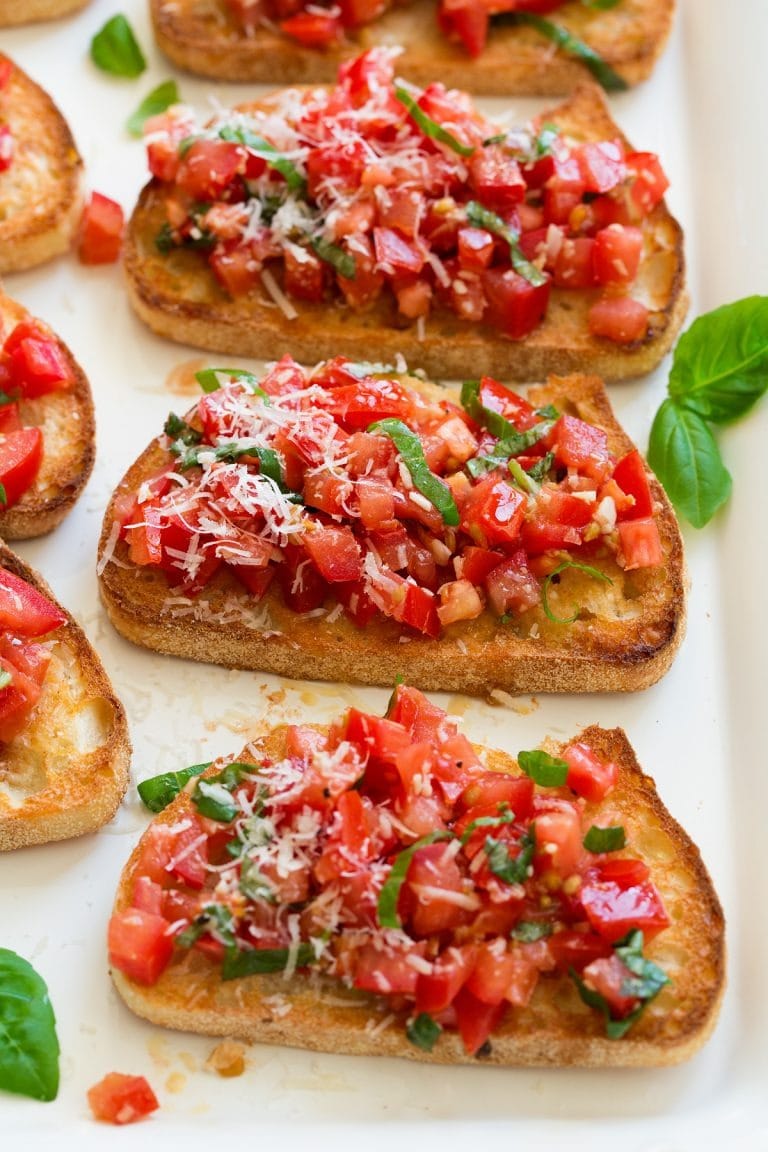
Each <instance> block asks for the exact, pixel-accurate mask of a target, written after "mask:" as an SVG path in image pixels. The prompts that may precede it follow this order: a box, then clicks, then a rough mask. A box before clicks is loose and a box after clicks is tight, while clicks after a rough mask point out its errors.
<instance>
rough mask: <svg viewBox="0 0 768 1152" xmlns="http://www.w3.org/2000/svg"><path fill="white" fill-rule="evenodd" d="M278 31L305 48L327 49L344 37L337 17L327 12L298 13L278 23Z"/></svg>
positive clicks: (342, 27)
mask: <svg viewBox="0 0 768 1152" xmlns="http://www.w3.org/2000/svg"><path fill="white" fill-rule="evenodd" d="M280 31H281V32H284V33H285V35H286V36H290V37H291V39H293V40H298V42H299V44H302V45H303V46H304V47H305V48H328V47H329V46H330V45H331V44H335V43H337V42H338V41H340V40H341V39H343V36H344V26H343V24H342V22H341V20H340V19H339V17H338V16H334V15H332V14H331V13H329V12H321V11H319V10H318V11H313V12H299V13H297V14H296V15H295V16H291V18H290V19H289V20H282V21H281V22H280Z"/></svg>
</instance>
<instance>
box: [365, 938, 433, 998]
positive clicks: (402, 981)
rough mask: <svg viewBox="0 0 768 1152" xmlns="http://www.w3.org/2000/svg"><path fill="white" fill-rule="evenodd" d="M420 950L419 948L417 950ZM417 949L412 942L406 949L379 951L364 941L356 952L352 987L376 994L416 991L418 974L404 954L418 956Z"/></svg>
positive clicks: (408, 993) (409, 993) (411, 994)
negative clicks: (411, 945) (400, 950)
mask: <svg viewBox="0 0 768 1152" xmlns="http://www.w3.org/2000/svg"><path fill="white" fill-rule="evenodd" d="M421 950H423V949H421ZM419 951H420V948H419V946H418V945H415V946H414V947H412V948H411V949H409V950H408V951H407V952H406V951H403V952H395V951H394V950H392V951H389V950H388V951H386V952H385V951H380V950H379V949H378V948H376V947H375V945H373V944H365V945H364V946H363V947H362V948H361V949H360V951H359V952H358V954H357V962H356V966H355V975H354V985H355V988H363V989H365V991H366V992H377V993H379V995H387V996H393V995H396V994H397V993H402V994H404V995H406V996H413V994H414V993H415V991H416V981H417V980H418V973H417V972H416V969H415V968H414V967H413V965H412V964H409V963H408V956H409V955H411V954H414V953H415V954H416V955H418V954H419Z"/></svg>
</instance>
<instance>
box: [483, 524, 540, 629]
mask: <svg viewBox="0 0 768 1152" xmlns="http://www.w3.org/2000/svg"><path fill="white" fill-rule="evenodd" d="M526 527H527V525H526V524H524V525H523V539H524V540H525V529H526ZM485 588H486V591H487V593H488V605H489V607H490V609H491V611H492V612H493V613H494V614H495V615H496V616H505V615H507V614H509V613H512V614H514V615H520V613H521V612H525V611H527V609H529V608H533V607H535V606H536V605H537V604H539V603H540V602H541V588H540V586H539V582H538V580H537V579H536V577H535V576H534V574H533V572H531V569H530V567H529V565H528V560H527V557H526V554H525V551H524V549H522V548H519V549H517V550H516V551H515V552H514V554H513V555H512V556H509V557H508V558H507V559H506V560H502V562H501V564H497V565H496V567H495V568H493V569H492V571H490V572H489V573H488V575H487V576H486V578H485Z"/></svg>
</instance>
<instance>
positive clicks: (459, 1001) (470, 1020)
mask: <svg viewBox="0 0 768 1152" xmlns="http://www.w3.org/2000/svg"><path fill="white" fill-rule="evenodd" d="M453 1006H454V1008H455V1009H456V1023H457V1026H458V1029H459V1035H460V1036H461V1040H462V1043H463V1045H464V1049H465V1051H466V1052H467V1053H468V1054H469V1055H470V1056H473V1055H474V1054H475V1053H476V1052H477V1051H478V1050H479V1049H480V1048H482V1046H483V1044H485V1042H486V1040H487V1039H488V1037H489V1036H490V1035H491V1033H492V1032H493V1031H494V1029H495V1028H497V1027H498V1025H499V1024H500V1023H501V1020H502V1018H503V1016H504V1013H505V1012H506V1010H507V1002H506V1000H502V1001H501V1002H500V1003H498V1004H486V1003H484V1002H483V1001H482V1000H479V999H478V998H477V996H473V994H472V993H471V992H470V991H469V989H468V988H466V987H464V988H461V989H460V990H459V992H458V993H457V995H456V996H455V998H454V1000H453Z"/></svg>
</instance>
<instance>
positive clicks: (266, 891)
mask: <svg viewBox="0 0 768 1152" xmlns="http://www.w3.org/2000/svg"><path fill="white" fill-rule="evenodd" d="M238 887H239V888H240V891H241V892H242V894H243V896H245V897H247V899H248V900H264V901H266V903H267V904H275V903H276V902H277V897H276V895H275V890H274V888H273V887H272V885H271V884H270V882H269V880H267V878H266V876H264V875H262V873H261V872H259V869H258V867H257V866H256V864H255V863H254V861H253V860H251V859H249V857H247V856H246V857H245V859H244V860H243V862H242V864H241V865H240V880H239V884H238Z"/></svg>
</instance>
